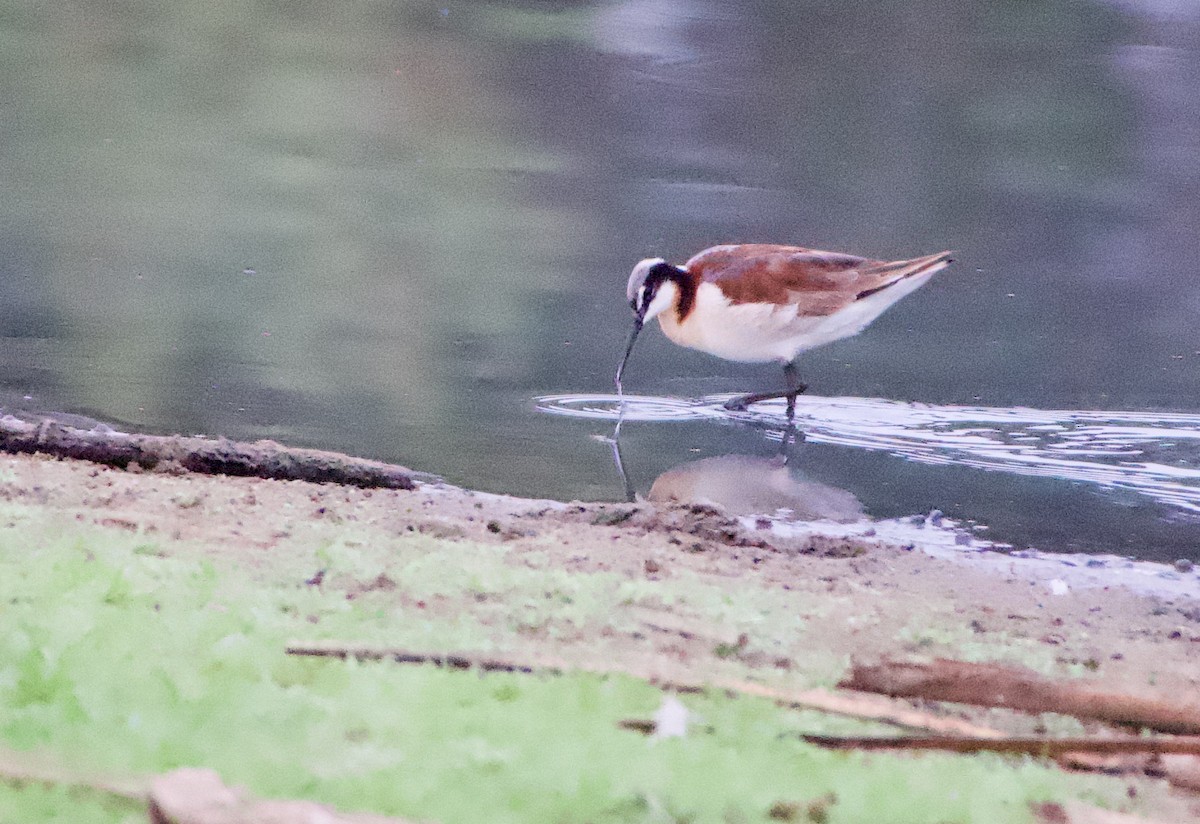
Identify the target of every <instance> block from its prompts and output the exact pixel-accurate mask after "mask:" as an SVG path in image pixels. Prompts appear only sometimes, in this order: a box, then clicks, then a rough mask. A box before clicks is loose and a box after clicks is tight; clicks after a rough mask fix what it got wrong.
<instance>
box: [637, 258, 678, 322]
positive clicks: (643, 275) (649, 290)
mask: <svg viewBox="0 0 1200 824" xmlns="http://www.w3.org/2000/svg"><path fill="white" fill-rule="evenodd" d="M683 274H684V273H683V271H682V270H680V269H679V268H678V267H677V266H672V265H671V264H669V263H667V262H666V261H665V260H663V259H662V258H646V259H645V260H643V261H640V262H639V263H638V265H637V266H634V267H633V272H631V273H630V275H629V284H628V285H627V286H626V287H625V297H626V298H628V299H629V308H630V309H632V310H633V317H634V319H635V321H636V322H637V323H639V324H641V323H645V322H646V321H648V320H650V319H651V318H653V317H655V316H656V315H658V314H659V313H661V312H662V311H663V310H665V309H666V308H667V307H668V306H673V305H675V304H676V302H677V301H678V300H679V280H680V278H681V277H682V276H683Z"/></svg>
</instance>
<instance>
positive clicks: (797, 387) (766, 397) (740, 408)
mask: <svg viewBox="0 0 1200 824" xmlns="http://www.w3.org/2000/svg"><path fill="white" fill-rule="evenodd" d="M783 376H784V378H785V379H786V380H787V387H788V388H787V389H784V390H783V391H782V392H752V393H751V394H749V395H738V396H737V397H736V398H730V399H729V400H727V401H725V408H726V409H728V410H729V411H731V412H745V411H746V407H747V406H749V405H750V404H752V403H758V402H759V401H771V400H775V399H776V398H787V416H788V420H789V421H790V420H791V419H792V418H794V417H795V416H796V396H797V395H800V394H801V393H802V392H804V390H805V389H808V386H807V385H805V384H803V383H801V382H800V376H799V374H798V373H797V372H796V363H795V362H794V361H788V362H787V363H785V364H784V365H783Z"/></svg>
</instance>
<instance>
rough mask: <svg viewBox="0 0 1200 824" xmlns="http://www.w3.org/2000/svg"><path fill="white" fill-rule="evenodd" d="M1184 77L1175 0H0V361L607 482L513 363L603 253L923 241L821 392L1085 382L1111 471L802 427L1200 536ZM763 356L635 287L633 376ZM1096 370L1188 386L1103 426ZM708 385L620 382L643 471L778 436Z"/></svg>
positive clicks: (680, 372)
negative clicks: (728, 411) (1148, 478)
mask: <svg viewBox="0 0 1200 824" xmlns="http://www.w3.org/2000/svg"><path fill="white" fill-rule="evenodd" d="M1197 89H1200V8H1198V7H1195V6H1194V4H1189V3H1183V2H1177V3H1170V2H1166V0H1159V2H1150V0H1146V2H1136V1H1135V0H1125V2H1117V1H1116V0H1113V2H1066V1H1065V0H1064V1H1063V2H1045V3H1030V2H1026V1H1025V0H1010V1H1009V2H1004V1H1003V0H1002V1H1001V2H993V3H987V4H967V3H955V2H949V0H942V1H941V2H939V1H938V0H927V1H926V2H912V3H905V4H878V3H866V2H863V3H842V2H838V3H834V2H803V1H802V0H776V2H758V3H754V2H751V3H740V4H730V3H724V2H716V0H713V1H712V2H704V1H703V0H701V1H700V2H682V0H678V1H675V2H673V1H672V0H646V2H624V3H622V2H614V3H537V2H529V3H494V4H487V3H447V2H445V1H444V0H443V1H442V2H434V3H424V2H369V1H367V0H363V1H362V2H353V3H304V2H286V3H285V2H254V1H253V0H251V2H239V3H222V2H215V3H214V2H208V1H207V0H206V2H191V1H190V0H184V1H183V2H172V3H165V2H164V3H150V2H139V1H138V0H129V1H128V2H89V3H41V2H32V1H31V2H23V1H21V0H0V191H2V193H3V196H2V197H0V335H2V336H3V346H0V390H2V391H3V397H2V398H0V403H2V404H3V406H4V407H5V408H6V409H10V410H11V409H18V408H19V409H36V410H55V411H71V412H82V413H85V414H90V415H93V416H95V417H97V418H101V419H104V420H108V421H113V422H115V423H118V424H123V425H127V426H130V427H136V428H138V429H144V430H149V431H162V432H186V433H208V434H224V435H228V436H232V437H243V438H254V437H272V438H276V439H279V440H283V441H287V442H290V443H295V444H306V445H315V446H323V447H328V448H333V449H339V450H344V451H347V452H351V453H357V454H362V455H369V456H373V457H377V458H382V459H386V460H393V461H397V462H401V463H405V464H408V465H411V466H414V467H417V468H420V469H424V470H428V471H431V472H436V473H438V474H441V475H443V476H444V477H446V478H447V479H448V480H451V481H453V482H456V483H463V484H468V485H471V486H475V487H480V488H484V489H489V490H495V491H503V492H512V493H519V494H525V495H537V496H549V497H557V498H573V497H583V498H591V499H619V498H620V497H622V495H623V494H624V493H623V487H622V484H621V480H620V478H619V476H618V475H617V474H616V472H615V470H614V468H613V465H612V462H611V455H610V452H609V450H608V448H607V447H606V446H605V445H604V444H600V443H597V442H596V441H595V440H594V439H593V438H592V436H593V435H595V434H602V433H606V432H607V431H609V430H610V429H611V423H609V422H608V421H605V420H600V419H595V418H586V417H585V418H578V417H563V416H555V415H550V414H545V413H543V412H539V411H537V406H538V402H537V401H536V399H537V398H540V397H543V396H546V395H552V394H559V395H572V394H574V395H588V394H596V393H607V392H610V391H611V381H612V374H613V371H614V369H615V365H616V360H617V358H618V357H619V355H620V350H621V347H622V344H623V341H624V336H625V334H626V332H627V325H628V323H629V318H628V309H627V307H626V305H625V301H624V294H623V291H624V284H625V279H626V277H627V275H628V272H629V270H630V268H631V267H632V265H633V264H634V263H635V262H636V261H637V260H638V259H640V258H642V257H645V256H648V255H662V256H663V257H667V258H670V259H675V260H682V259H684V258H686V257H688V256H689V255H690V254H692V253H693V252H695V251H697V250H699V249H701V248H703V247H705V246H708V245H711V244H713V243H717V242H728V241H738V240H766V241H780V242H795V243H800V244H804V245H811V246H816V247H818V248H832V249H845V250H849V251H856V252H860V253H863V254H870V255H876V256H880V257H901V256H909V255H915V254H918V253H923V252H932V251H938V250H941V249H944V248H953V249H956V250H958V251H959V255H958V263H956V265H955V266H954V267H952V268H951V269H950V270H948V271H947V272H945V273H943V274H941V275H939V276H938V278H937V279H936V280H935V281H934V282H933V283H931V284H930V285H929V286H927V287H925V288H924V289H922V290H921V291H920V292H918V293H917V294H915V295H913V296H912V297H910V298H908V299H906V301H905V302H903V303H902V304H901V305H899V306H897V307H896V308H895V309H894V310H892V311H891V312H890V313H889V314H887V315H885V316H884V317H883V318H882V319H881V320H880V321H879V322H877V323H876V324H875V325H874V326H873V327H872V328H871V329H870V330H869V331H868V332H867V333H865V334H863V335H861V336H859V337H858V338H855V339H853V340H850V341H845V342H842V343H839V344H836V345H833V346H830V347H827V348H825V349H821V350H817V351H815V352H812V353H811V354H810V355H808V356H807V357H806V358H805V360H804V361H803V364H802V366H803V368H802V374H803V376H804V378H805V379H806V380H807V381H808V382H809V384H810V386H811V387H812V388H811V392H812V393H813V396H814V397H816V398H822V397H824V398H835V399H843V401H844V400H845V399H856V398H857V399H862V398H867V399H884V400H890V401H904V402H915V403H919V404H929V405H934V406H936V407H937V408H939V409H940V408H954V407H963V406H965V407H970V408H972V409H985V410H1005V409H1010V408H1016V407H1031V408H1034V409H1039V410H1066V411H1078V412H1085V413H1088V414H1091V413H1096V414H1098V415H1099V416H1100V417H1098V418H1089V419H1088V420H1089V421H1092V423H1090V424H1088V425H1089V426H1099V427H1100V428H1099V429H1096V430H1095V432H1096V433H1097V435H1096V437H1097V438H1098V440H1099V441H1101V442H1103V443H1102V444H1101V445H1102V447H1103V448H1102V449H1101V450H1100V453H1101V454H1100V455H1099V457H1098V458H1097V459H1096V460H1097V461H1098V462H1100V463H1103V464H1105V465H1106V466H1117V467H1118V468H1121V467H1123V469H1120V472H1119V473H1118V474H1119V475H1120V477H1118V478H1117V479H1116V480H1114V479H1113V477H1110V476H1106V475H1104V473H1103V472H1101V473H1099V474H1096V473H1091V474H1089V472H1086V471H1085V472H1082V473H1081V472H1079V471H1076V470H1077V469H1078V466H1077V464H1073V465H1072V466H1070V467H1067V468H1066V469H1064V471H1062V472H1061V473H1059V472H1056V471H1055V470H1054V462H1053V461H1049V462H1047V461H1042V462H1041V463H1039V464H1038V468H1039V471H1037V472H1021V471H1016V470H1018V469H1020V468H1021V464H1022V461H1024V458H1023V457H1022V456H1020V455H1018V456H1017V457H1016V458H1014V459H1013V460H1011V461H1008V462H1005V461H1004V460H999V459H992V458H987V459H979V456H978V454H977V451H976V453H970V454H967V455H966V456H965V457H964V453H963V452H962V451H961V450H958V451H955V447H954V446H953V444H951V443H950V442H949V441H948V442H947V448H946V449H945V450H942V449H940V445H939V444H938V443H936V442H935V443H932V444H931V445H929V449H928V450H927V451H926V452H923V453H921V454H922V455H923V456H924V457H920V456H914V454H913V453H911V452H906V451H905V450H904V449H901V448H895V447H894V445H891V446H889V443H888V442H886V441H885V442H878V441H877V440H871V437H867V436H863V437H858V436H854V437H851V436H849V435H846V432H847V427H848V426H850V424H852V423H854V420H851V421H847V419H845V418H838V419H837V420H836V421H834V422H833V423H830V420H829V419H828V418H822V419H821V420H820V421H819V422H818V424H819V425H818V429H820V431H821V432H822V433H825V435H827V437H824V436H823V437H821V438H815V437H814V438H812V439H810V442H809V443H808V444H806V445H805V446H804V447H802V449H801V451H800V452H798V453H797V455H796V457H795V459H794V461H793V468H794V470H795V471H796V472H797V473H799V472H803V473H804V475H805V477H807V478H811V479H813V480H815V481H818V482H821V483H823V484H826V485H829V486H831V487H836V488H838V489H842V490H846V491H848V492H849V493H850V494H851V495H853V496H854V497H856V498H857V499H858V500H860V501H861V502H862V505H863V507H864V509H865V510H866V511H867V512H868V513H869V514H871V515H873V516H876V517H891V516H896V515H905V514H911V513H919V512H925V511H928V510H930V509H932V508H938V509H941V510H943V511H945V512H946V513H947V515H950V516H952V517H955V518H961V519H973V520H975V521H978V522H980V523H983V524H985V525H987V526H989V527H990V534H991V535H992V536H994V537H996V538H998V539H1001V540H1009V541H1014V542H1016V543H1019V544H1035V545H1037V546H1039V547H1041V548H1044V549H1079V548H1091V549H1096V550H1100V551H1115V552H1121V553H1127V554H1136V555H1140V556H1143V557H1159V558H1174V557H1179V556H1185V555H1191V556H1200V522H1198V520H1197V514H1196V513H1197V512H1200V425H1197V424H1196V423H1194V422H1193V419H1192V418H1190V417H1188V416H1189V415H1191V414H1200V392H1198V390H1200V332H1198V331H1197V330H1198V328H1200V321H1198V319H1200V272H1198V271H1197V269H1198V263H1197V261H1198V260H1200V93H1197V91H1196V90H1197ZM777 380H778V376H777V374H776V369H775V368H774V367H767V366H764V367H745V366H739V365H735V364H726V363H723V362H721V361H718V360H715V359H713V358H710V357H707V356H705V355H701V354H698V353H692V352H686V351H683V350H680V349H678V348H676V347H673V346H671V345H670V344H669V343H667V342H666V341H665V340H664V339H663V338H662V336H661V335H659V334H658V333H657V331H651V332H649V333H648V334H646V335H645V336H644V340H643V341H642V342H641V343H640V344H639V349H638V351H637V352H635V355H634V360H633V362H632V363H631V366H630V369H629V373H628V379H627V388H628V390H629V391H630V392H633V393H635V394H644V395H658V396H670V397H673V398H692V397H700V396H707V395H710V394H719V393H726V392H735V391H745V390H750V389H755V388H760V387H762V386H764V385H772V384H773V383H774V382H775V381H777ZM543 405H545V404H543ZM844 407H845V404H844V403H843V404H842V405H841V406H839V407H838V408H844ZM855 408H858V407H855ZM881 408H883V407H879V406H868V407H864V408H863V409H865V410H866V411H863V412H861V413H860V414H861V415H864V416H866V418H867V419H866V420H865V421H863V420H859V419H855V420H858V422H859V423H863V422H865V423H867V424H870V423H871V420H870V415H872V414H875V412H878V410H879V409H881ZM887 408H889V409H891V408H893V407H887ZM912 408H917V407H912ZM871 410H875V411H874V412H872V411H871ZM1132 412H1151V413H1154V414H1155V415H1157V414H1158V413H1160V412H1172V413H1183V416H1182V417H1178V418H1171V417H1170V416H1166V417H1162V416H1160V417H1152V418H1151V419H1146V418H1144V417H1143V419H1142V422H1141V423H1138V424H1136V426H1137V427H1142V428H1145V427H1150V428H1151V429H1154V428H1161V429H1164V430H1169V431H1164V433H1163V435H1162V437H1161V438H1160V439H1158V440H1155V439H1154V438H1153V437H1150V438H1149V439H1147V438H1146V437H1143V435H1145V433H1142V434H1141V435H1138V436H1136V437H1132V438H1130V439H1126V440H1122V441H1120V443H1119V444H1118V446H1117V447H1115V451H1113V449H1114V448H1113V447H1112V446H1111V443H1109V442H1110V441H1111V438H1112V433H1113V431H1114V430H1120V429H1121V427H1128V426H1130V425H1131V424H1130V423H1129V421H1128V413H1132ZM1105 413H1119V414H1113V415H1107V416H1106V414H1105ZM989 414H990V413H989ZM1039 420H1040V419H1039ZM1054 420H1056V421H1057V420H1059V418H1055V419H1054ZM1147 420H1149V422H1148V423H1147ZM1096 421H1100V422H1101V423H1099V424H1097V423H1096ZM723 423H724V422H722V421H713V420H707V419H706V420H688V421H683V422H669V421H663V420H643V421H635V422H631V423H630V425H629V426H627V427H625V431H624V433H623V438H622V445H623V447H624V452H625V453H626V463H627V464H628V465H629V469H630V473H631V476H632V478H633V480H634V482H635V484H636V485H637V486H638V489H639V491H643V492H644V491H645V490H646V489H648V488H649V485H650V483H651V482H652V481H653V480H654V478H655V477H657V476H658V475H660V474H661V473H663V472H664V471H666V470H668V469H670V468H672V467H675V466H677V465H680V464H684V463H687V462H688V461H693V460H696V459H701V458H706V457H714V456H723V455H729V454H735V455H745V456H769V455H770V454H772V452H773V450H774V448H775V447H774V445H773V444H772V443H771V442H770V441H769V440H768V439H767V438H764V437H763V433H762V432H761V431H760V430H758V429H752V428H747V427H742V426H735V425H723ZM901 425H907V424H903V423H902V424H901ZM1031 425H1037V424H1031ZM1047 425H1058V424H1055V423H1053V422H1052V423H1051V424H1047ZM1071 425H1072V426H1074V425H1075V424H1073V423H1072V424H1071ZM956 426H958V427H959V429H961V428H962V427H963V426H965V424H963V423H962V422H961V421H960V422H959V423H958V424H956ZM981 426H983V428H985V429H986V428H987V425H981ZM839 427H840V428H839ZM934 431H935V432H936V431H942V430H938V429H937V427H934ZM1022 431H1024V430H1022ZM1034 431H1035V432H1036V431H1041V430H1034ZM1074 431H1076V430H1074V429H1072V432H1074ZM1091 431H1092V430H1088V429H1086V428H1085V429H1084V430H1083V432H1084V436H1087V433H1088V432H1091ZM830 433H832V434H830ZM893 434H894V433H893ZM954 434H955V437H959V436H961V435H962V433H961V432H960V431H959V430H955V433H954ZM1025 434H1026V436H1028V437H1037V436H1036V435H1031V434H1030V433H1025ZM1151 434H1152V435H1153V433H1151ZM1009 435H1011V432H1009V430H1004V438H1008V437H1009ZM1084 436H1081V437H1084ZM872 437H873V436H872ZM898 437H901V440H903V437H902V435H901V436H898ZM864 438H865V440H864ZM950 440H953V439H950ZM1118 440H1120V438H1118ZM926 441H927V439H926ZM926 441H922V442H923V443H925V442H926ZM935 441H936V439H935ZM1072 443H1073V444H1074V446H1072V447H1071V449H1075V450H1076V451H1078V450H1079V449H1081V448H1082V449H1083V450H1084V451H1085V452H1086V451H1087V446H1088V440H1087V437H1084V440H1083V441H1082V442H1079V441H1078V440H1077V441H1074V442H1072ZM1080 443H1082V447H1081V446H1080ZM1105 443H1107V444H1109V445H1108V446H1104V444H1105ZM1130 443H1132V444H1133V446H1130V445H1129V444H1130ZM1147 444H1150V445H1151V446H1152V447H1153V448H1152V449H1150V450H1149V453H1147V452H1146V445H1147ZM1041 447H1045V449H1043V450H1042V452H1045V450H1053V449H1055V448H1057V447H1056V446H1055V444H1054V443H1045V444H1041V446H1039V449H1041ZM923 448H924V447H923ZM1104 449H1108V451H1107V452H1105V451H1104ZM1139 450H1141V451H1139ZM985 451H986V450H985ZM1038 454H1039V455H1040V454H1042V453H1041V452H1039V453H1038ZM1147 454H1149V457H1147ZM993 457H994V456H993ZM1010 457H1011V456H1010ZM1067 460H1069V461H1078V460H1080V457H1079V455H1068V456H1067ZM1142 464H1146V465H1151V464H1152V465H1153V472H1151V474H1152V475H1154V476H1155V477H1169V478H1170V480H1171V483H1173V484H1174V486H1175V487H1178V488H1177V489H1174V491H1172V492H1171V493H1170V494H1161V495H1154V494H1148V493H1147V492H1146V485H1145V484H1142V485H1140V486H1139V484H1138V483H1132V484H1130V483H1124V482H1123V480H1122V479H1126V480H1127V477H1126V476H1137V475H1138V473H1139V472H1140V471H1141V470H1140V469H1139V466H1140V465H1142ZM1043 468H1044V469H1045V471H1041V469H1043ZM1121 473H1124V474H1123V475H1121ZM1155 473H1157V474H1155ZM1164 473H1165V475H1164ZM1135 479H1136V478H1135Z"/></svg>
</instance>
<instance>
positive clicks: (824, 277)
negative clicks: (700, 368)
mask: <svg viewBox="0 0 1200 824" xmlns="http://www.w3.org/2000/svg"><path fill="white" fill-rule="evenodd" d="M948 260H949V254H948V253H946V252H942V253H940V254H936V255H927V256H925V257H920V258H913V259H911V260H899V261H882V260H872V259H870V258H863V257H858V256H856V255H847V254H842V253H840V252H823V251H820V250H817V249H805V248H803V247H800V246H778V245H773V244H741V245H734V246H714V247H712V248H711V249H706V250H705V251H703V252H701V253H700V254H698V255H696V256H695V257H693V258H692V259H691V260H689V261H688V262H687V264H686V268H687V269H688V271H689V272H691V273H692V274H693V275H694V276H696V277H698V278H699V279H700V280H701V281H705V282H710V283H715V284H716V285H717V286H719V287H720V289H721V291H722V293H723V294H724V295H725V297H727V298H728V299H729V300H730V301H731V302H732V303H734V304H740V303H767V304H776V305H778V306H788V307H793V306H794V307H796V310H797V312H798V314H799V315H800V316H801V317H804V316H807V317H822V316H826V315H831V314H833V313H835V312H837V311H839V310H840V309H843V308H845V307H846V306H848V305H849V304H851V303H853V302H854V301H856V300H861V299H864V298H866V297H869V296H871V295H873V294H875V293H876V292H880V291H883V290H884V289H886V288H887V287H889V286H891V285H892V284H894V283H896V282H898V281H900V280H903V279H904V278H907V277H912V276H913V275H918V274H921V273H923V272H926V271H928V270H929V269H930V268H932V267H934V266H937V265H938V264H944V263H945V262H947V261H948ZM939 268H940V267H939Z"/></svg>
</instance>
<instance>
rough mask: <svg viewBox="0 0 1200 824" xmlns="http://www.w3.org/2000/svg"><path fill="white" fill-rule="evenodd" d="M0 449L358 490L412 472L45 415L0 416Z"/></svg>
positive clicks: (398, 484) (405, 483) (313, 452)
mask: <svg viewBox="0 0 1200 824" xmlns="http://www.w3.org/2000/svg"><path fill="white" fill-rule="evenodd" d="M0 450H3V451H5V452H10V453H14V454H37V453H40V454H44V455H53V456H55V457H59V458H74V459H76V460H82V461H92V462H93V463H98V464H104V465H105V466H113V467H118V468H120V469H129V468H131V467H135V466H136V467H138V468H141V469H149V470H154V469H159V470H162V469H175V470H186V471H188V472H197V473H200V474H205V475H235V476H240V477H254V478H269V479H272V480H289V481H312V482H314V483H334V484H345V485H348V486H357V487H362V488H383V489H413V488H415V484H414V482H413V473H412V471H411V470H409V469H406V468H405V467H402V466H396V465H395V464H388V463H383V462H382V461H371V460H364V459H361V458H352V457H350V456H348V455H342V454H340V453H337V452H325V451H322V450H319V449H293V448H291V447H287V446H283V445H282V444H278V443H275V442H274V441H255V442H254V443H247V442H243V441H231V440H228V439H227V438H215V439H214V438H201V437H188V436H183V435H140V434H136V433H129V432H117V431H115V430H114V429H112V428H111V427H108V426H105V425H103V424H100V425H98V426H96V427H95V428H92V429H80V428H77V427H73V426H68V425H66V424H63V423H59V422H58V421H54V420H51V419H48V418H47V419H41V420H35V421H28V420H22V419H20V418H17V417H14V416H12V415H5V416H4V417H3V418H0Z"/></svg>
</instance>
